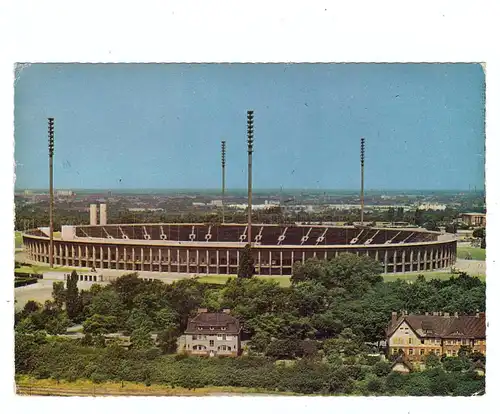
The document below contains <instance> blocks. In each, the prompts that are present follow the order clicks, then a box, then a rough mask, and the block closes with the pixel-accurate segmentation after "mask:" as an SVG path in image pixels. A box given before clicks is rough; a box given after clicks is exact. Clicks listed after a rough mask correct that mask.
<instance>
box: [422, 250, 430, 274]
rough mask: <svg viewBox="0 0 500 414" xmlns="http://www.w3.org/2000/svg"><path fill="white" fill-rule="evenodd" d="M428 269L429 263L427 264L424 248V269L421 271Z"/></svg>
mask: <svg viewBox="0 0 500 414" xmlns="http://www.w3.org/2000/svg"><path fill="white" fill-rule="evenodd" d="M428 269H429V262H427V247H425V250H424V268H423V270H428Z"/></svg>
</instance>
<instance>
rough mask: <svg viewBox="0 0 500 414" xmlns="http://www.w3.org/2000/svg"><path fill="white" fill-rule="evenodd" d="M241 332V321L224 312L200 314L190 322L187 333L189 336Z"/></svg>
mask: <svg viewBox="0 0 500 414" xmlns="http://www.w3.org/2000/svg"><path fill="white" fill-rule="evenodd" d="M210 328H213V329H210ZM224 328H225V329H224ZM239 332H240V321H239V320H238V319H236V318H235V317H233V316H231V315H228V314H227V313H223V312H214V313H210V312H203V313H199V314H198V315H196V316H195V317H194V318H193V319H191V320H190V321H189V322H188V326H187V329H186V331H185V333H187V334H200V333H202V334H207V333H208V334H212V335H213V334H216V333H225V334H238V333H239Z"/></svg>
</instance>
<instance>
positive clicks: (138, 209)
mask: <svg viewBox="0 0 500 414" xmlns="http://www.w3.org/2000/svg"><path fill="white" fill-rule="evenodd" d="M163 210H164V209H163V208H147V207H131V208H129V209H128V211H130V212H131V213H142V212H145V211H151V212H155V211H163Z"/></svg>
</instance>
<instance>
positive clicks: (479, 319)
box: [387, 314, 486, 338]
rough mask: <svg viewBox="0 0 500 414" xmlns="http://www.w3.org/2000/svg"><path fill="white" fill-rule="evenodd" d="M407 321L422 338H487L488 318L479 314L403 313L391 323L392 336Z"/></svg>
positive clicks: (388, 332) (389, 333)
mask: <svg viewBox="0 0 500 414" xmlns="http://www.w3.org/2000/svg"><path fill="white" fill-rule="evenodd" d="M403 322H406V323H407V324H408V325H409V326H410V328H411V329H412V330H413V331H415V333H416V334H417V335H418V336H419V337H421V338H425V337H428V338H486V318H485V317H484V314H483V315H482V316H481V315H478V316H443V315H402V316H400V317H399V318H398V319H397V320H396V322H395V323H394V324H392V323H389V327H388V329H387V334H388V336H391V335H392V334H393V333H394V332H395V331H396V329H397V328H398V327H399V325H401V323H403Z"/></svg>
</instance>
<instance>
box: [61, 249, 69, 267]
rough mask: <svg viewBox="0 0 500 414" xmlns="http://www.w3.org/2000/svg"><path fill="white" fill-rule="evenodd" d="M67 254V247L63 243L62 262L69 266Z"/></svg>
mask: <svg viewBox="0 0 500 414" xmlns="http://www.w3.org/2000/svg"><path fill="white" fill-rule="evenodd" d="M68 256H69V248H68V245H67V244H65V245H64V260H63V262H62V263H63V264H64V265H65V266H69V259H68Z"/></svg>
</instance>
